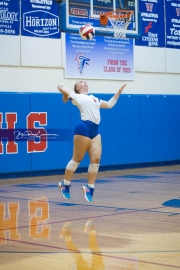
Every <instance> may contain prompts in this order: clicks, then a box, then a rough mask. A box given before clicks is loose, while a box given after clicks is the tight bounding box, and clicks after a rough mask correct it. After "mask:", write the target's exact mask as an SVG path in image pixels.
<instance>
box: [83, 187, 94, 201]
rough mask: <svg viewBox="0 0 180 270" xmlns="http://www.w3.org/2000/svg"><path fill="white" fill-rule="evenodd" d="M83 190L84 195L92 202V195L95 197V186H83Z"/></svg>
mask: <svg viewBox="0 0 180 270" xmlns="http://www.w3.org/2000/svg"><path fill="white" fill-rule="evenodd" d="M82 190H83V192H84V197H85V199H86V200H87V201H88V202H90V203H92V197H93V192H94V188H90V187H89V186H88V185H86V186H83V187H82Z"/></svg>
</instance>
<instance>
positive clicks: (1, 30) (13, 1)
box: [0, 0, 20, 36]
mask: <svg viewBox="0 0 180 270" xmlns="http://www.w3.org/2000/svg"><path fill="white" fill-rule="evenodd" d="M19 14H20V4H19V0H3V1H1V2H0V35H13V36H19Z"/></svg>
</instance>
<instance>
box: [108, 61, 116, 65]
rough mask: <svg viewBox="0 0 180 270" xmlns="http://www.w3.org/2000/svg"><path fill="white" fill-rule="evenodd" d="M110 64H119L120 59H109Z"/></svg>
mask: <svg viewBox="0 0 180 270" xmlns="http://www.w3.org/2000/svg"><path fill="white" fill-rule="evenodd" d="M108 65H118V60H108Z"/></svg>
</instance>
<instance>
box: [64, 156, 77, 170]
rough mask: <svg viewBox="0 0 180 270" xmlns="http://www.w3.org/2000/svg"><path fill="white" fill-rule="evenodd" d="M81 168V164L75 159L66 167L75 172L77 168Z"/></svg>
mask: <svg viewBox="0 0 180 270" xmlns="http://www.w3.org/2000/svg"><path fill="white" fill-rule="evenodd" d="M78 166H79V163H77V162H75V161H74V160H73V159H71V160H70V161H69V163H68V164H67V166H66V169H68V170H70V171H72V172H75V171H76V170H77V167H78Z"/></svg>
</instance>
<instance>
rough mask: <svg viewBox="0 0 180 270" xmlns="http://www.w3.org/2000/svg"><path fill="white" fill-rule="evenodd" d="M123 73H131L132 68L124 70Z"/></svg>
mask: <svg viewBox="0 0 180 270" xmlns="http://www.w3.org/2000/svg"><path fill="white" fill-rule="evenodd" d="M123 72H124V73H131V69H130V68H123Z"/></svg>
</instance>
